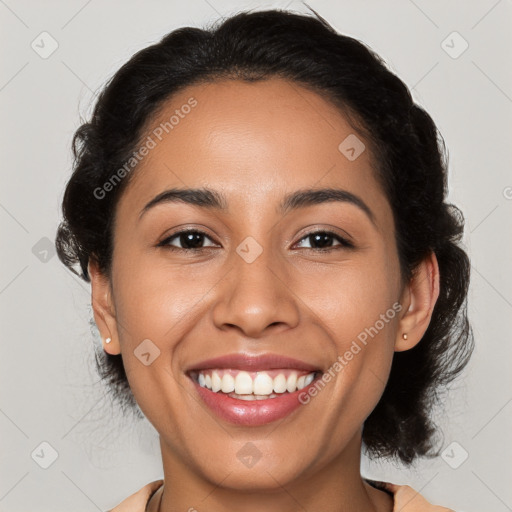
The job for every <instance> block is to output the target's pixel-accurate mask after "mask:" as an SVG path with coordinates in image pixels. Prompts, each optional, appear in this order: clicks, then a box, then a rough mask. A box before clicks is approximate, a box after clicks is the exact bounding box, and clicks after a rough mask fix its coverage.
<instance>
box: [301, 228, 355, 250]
mask: <svg viewBox="0 0 512 512" xmlns="http://www.w3.org/2000/svg"><path fill="white" fill-rule="evenodd" d="M333 239H334V240H336V241H338V242H339V245H337V246H336V245H334V246H333V245H332V243H333ZM303 240H309V242H310V245H312V246H311V247H305V249H313V250H317V251H320V252H329V251H332V250H336V249H343V248H347V249H354V244H352V243H351V242H349V241H348V240H346V239H345V238H343V237H341V236H340V235H338V234H337V233H334V232H332V231H313V232H312V233H309V234H307V235H306V236H305V237H303V238H301V239H300V241H299V242H298V243H299V244H300V243H302V241H303ZM313 246H316V247H313Z"/></svg>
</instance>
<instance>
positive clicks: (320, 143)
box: [107, 79, 403, 488]
mask: <svg viewBox="0 0 512 512" xmlns="http://www.w3.org/2000/svg"><path fill="white" fill-rule="evenodd" d="M191 98H193V100H190V99H191ZM184 105H190V108H187V107H184ZM192 105H193V106H192ZM177 110H178V113H176V111H177ZM173 114H175V118H174V119H173V120H172V121H171V123H172V128H169V124H168V125H167V131H168V133H166V131H165V130H164V131H163V133H161V132H162V129H161V128H160V129H158V127H159V126H160V125H161V123H165V122H166V121H169V119H170V118H171V116H172V115H173ZM177 119H178V121H176V120H177ZM155 129H156V131H154V130H155ZM155 134H159V137H158V136H156V135H155ZM147 135H148V136H150V137H151V138H152V140H153V141H154V142H155V145H154V147H152V148H151V149H149V150H148V152H147V154H146V156H144V158H143V160H142V161H141V163H140V164H139V166H138V168H137V169H136V170H135V171H134V173H136V174H134V176H133V181H131V182H130V184H129V186H128V187H127V188H126V190H125V191H124V192H123V195H122V196H121V199H120V202H119V203H118V206H117V211H116V219H115V220H116V222H115V227H114V254H113V260H112V274H111V281H110V283H109V286H110V287H111V306H112V308H111V313H112V319H111V324H110V328H111V329H112V330H113V331H114V336H113V338H114V341H115V342H114V343H112V344H110V345H109V346H108V347H107V350H108V351H109V352H111V353H116V350H117V351H120V352H121V353H122V356H123V362H124V365H125V368H126V372H127V375H128V379H129V383H130V386H131V388H132V391H133V393H134V395H135V398H136V400H137V402H138V403H139V405H140V407H141V409H142V410H143V412H144V414H145V415H146V416H147V418H148V419H149V420H150V421H151V423H152V424H153V425H154V426H155V428H156V429H157V431H158V432H159V434H160V437H161V442H162V447H163V451H164V452H165V457H166V458H167V459H166V460H167V463H168V464H171V465H174V466H176V467H178V466H180V467H187V468H188V469H189V470H190V471H192V472H194V473H195V474H197V475H202V477H204V478H205V479H208V480H211V481H217V480H218V478H219V475H228V474H229V475H230V476H229V482H230V485H231V486H233V487H237V488H244V487H247V486H250V487H251V488H258V487H260V488H269V487H273V486H276V485H277V484H276V482H280V484H283V485H284V484H285V483H286V482H289V481H291V480H300V479H302V478H304V479H306V478H308V477H310V476H311V475H313V474H314V473H315V472H319V471H321V469H322V468H327V467H331V468H332V467H333V465H336V464H337V463H338V462H339V461H341V460H342V459H343V457H345V458H347V457H348V456H349V455H348V454H349V452H350V453H353V454H355V453H356V452H357V451H358V450H359V448H360V446H359V444H358V443H359V442H360V432H361V427H362V425H363V422H364V420H365V419H366V417H367V416H368V415H369V414H370V413H371V411H372V410H373V408H374V407H375V405H376V404H377V402H378V401H379V399H380V397H381V394H382V392H383V390H384V386H385V383H386V380H387V378H388V374H389V371H390V365H391V361H392V357H393V352H394V349H395V340H396V338H397V336H398V335H397V330H398V329H397V325H398V318H399V314H398V310H399V309H400V306H398V307H397V304H398V301H399V300H400V298H401V292H402V289H403V288H402V283H401V280H400V273H399V264H398V255H397V251H396V245H395V241H394V223H393V216H392V211H391V207H390V205H389V203H388V201H387V199H386V197H385V195H384V192H383V191H382V190H381V188H380V186H379V184H378V182H377V180H376V178H375V171H374V169H373V168H372V161H371V155H370V151H369V147H368V145H367V144H366V141H365V140H364V139H363V138H362V137H361V136H359V135H357V134H356V133H355V131H354V129H353V128H352V127H351V126H350V125H349V124H348V122H347V120H346V119H345V118H344V116H343V115H342V114H341V113H340V111H339V110H337V109H336V108H335V107H334V106H333V105H332V104H331V103H329V102H328V101H327V100H325V99H323V98H322V97H321V96H319V95H317V94H316V93H314V92H311V91H309V90H306V89H304V88H302V87H301V86H299V85H297V84H292V83H289V82H287V81H284V80H280V79H271V80H268V81H264V82H257V83H244V82H240V81H224V82H214V83H210V84H201V85H196V86H191V87H189V88H187V89H185V90H183V91H182V92H180V94H178V95H176V96H175V97H173V98H172V99H171V100H169V101H168V102H167V103H166V104H165V105H164V108H163V109H161V110H160V111H159V113H158V115H157V116H156V117H154V118H153V119H152V122H151V128H150V129H149V130H148V132H147ZM354 135H357V137H358V139H359V142H358V143H357V144H360V143H363V144H366V147H365V149H364V150H363V151H362V152H360V150H361V148H362V146H361V145H357V144H356V145H355V146H354V144H355V143H354V140H355V139H354V138H353V137H354ZM347 137H351V138H350V139H348V141H347V142H345V143H344V144H342V147H341V150H340V148H339V146H340V144H341V143H342V142H343V141H345V139H347ZM159 138H161V140H159ZM146 140H148V139H146ZM351 142H352V143H351ZM356 142H357V141H356ZM149 145H150V146H153V144H151V143H150V144H149ZM350 147H354V148H355V151H351V150H350ZM358 153H360V154H359V155H358ZM354 156H356V158H354ZM170 189H209V190H210V191H213V193H212V195H211V196H208V197H206V198H207V199H208V198H209V199H212V197H213V198H216V199H219V203H220V204H219V205H217V206H215V205H213V203H214V202H213V201H209V202H208V201H204V199H205V196H206V195H205V194H203V196H201V197H202V199H203V201H200V200H199V199H201V197H199V196H197V195H196V196H193V195H192V194H189V195H188V196H187V197H188V199H187V198H184V199H182V200H176V199H175V200H171V199H172V198H171V197H168V198H167V200H165V199H162V200H159V201H156V202H153V204H152V205H149V206H148V207H147V208H145V207H146V205H148V203H150V202H151V201H152V200H153V199H154V198H156V197H157V196H159V195H160V194H162V193H163V192H165V191H168V190H170ZM319 189H331V191H335V193H336V191H338V192H337V194H338V195H337V196H336V195H335V194H331V195H330V196H329V195H327V194H324V195H323V196H319V195H316V196H314V195H312V192H314V191H317V190H319ZM298 191H301V192H304V193H305V194H303V195H302V199H303V200H302V201H301V200H297V198H296V200H295V201H288V205H287V206H288V207H287V208H283V207H282V204H283V203H284V202H285V200H286V198H289V197H290V196H291V195H293V194H295V193H297V192H298ZM340 191H341V192H340ZM308 194H309V196H308ZM174 197H176V196H174ZM192 197H195V198H196V199H195V200H194V201H192V199H191V198H192ZM308 197H309V200H307V198H308ZM315 198H316V199H315ZM299 199H300V197H299ZM205 203H208V204H205ZM184 231H185V234H183V233H182V232H184ZM187 232H188V233H187ZM180 233H182V234H181V235H180ZM315 233H316V234H315ZM144 340H145V341H144ZM141 343H143V344H142V345H141ZM269 354H270V355H273V356H272V357H271V358H270V359H268V358H267V359H265V358H263V359H260V360H256V363H254V365H252V366H251V363H250V361H249V362H248V359H247V358H250V356H268V355H269ZM350 354H351V355H350ZM226 355H232V356H233V359H230V360H224V361H222V360H221V361H217V362H213V363H212V362H208V360H210V359H213V358H219V357H222V356H226ZM244 356H245V359H244ZM274 356H282V357H283V358H293V359H294V360H295V362H293V361H292V362H290V361H285V360H284V359H282V360H279V359H278V357H274ZM205 361H206V363H205V364H204V365H203V364H202V363H203V362H205ZM297 361H298V362H297ZM201 366H205V368H203V369H202V372H192V374H191V372H190V371H191V370H197V369H198V368H199V367H201ZM215 368H217V370H218V371H217V374H218V376H219V379H222V380H221V384H220V385H226V386H227V388H226V389H229V387H230V386H231V380H233V381H234V382H235V383H236V382H237V379H238V384H239V386H238V387H237V388H236V389H235V391H237V392H238V391H242V387H243V386H242V384H240V382H243V381H244V378H246V375H243V378H239V377H238V375H239V374H240V373H242V370H244V371H247V372H248V373H249V377H251V376H252V377H254V378H256V376H257V374H258V370H260V372H259V374H260V376H261V378H260V384H259V385H261V386H262V387H258V388H257V391H258V392H260V393H259V394H268V391H264V388H265V386H266V385H267V384H268V379H269V378H270V379H273V380H271V381H270V382H271V384H270V385H271V386H272V385H274V386H277V387H278V388H279V386H281V388H279V389H280V391H279V389H278V391H279V392H276V391H275V389H274V390H272V391H273V393H274V395H277V396H276V397H275V398H266V399H262V400H261V401H258V400H253V401H251V400H243V399H240V398H233V397H230V396H228V395H227V393H225V394H222V395H221V394H219V393H215V392H214V391H212V390H209V389H206V388H204V387H201V386H200V385H199V384H198V383H197V382H196V381H195V378H197V379H201V380H202V379H204V381H205V382H206V384H207V383H208V378H210V379H213V380H214V381H215V379H216V377H214V375H213V370H214V369H215ZM263 370H266V371H263ZM280 370H282V371H280ZM314 370H316V372H314ZM251 372H252V373H251ZM199 373H202V377H199ZM224 374H229V375H230V376H231V378H232V379H230V377H225V378H224V377H223V375H224ZM279 374H282V375H283V377H279V378H278V379H277V381H278V382H277V384H276V378H277V377H278V376H279ZM308 374H312V375H313V377H314V378H315V380H314V381H313V382H310V380H311V378H313V377H311V378H310V379H309V380H308V379H307V378H306V379H303V381H302V384H301V385H304V384H306V387H304V388H303V389H302V390H300V391H295V392H293V391H292V392H289V391H286V392H285V393H283V392H282V391H283V390H282V386H283V385H285V386H288V385H290V386H291V388H290V389H295V387H294V386H293V379H294V377H293V376H292V375H295V377H298V378H300V377H301V376H305V375H308ZM326 375H330V376H331V378H330V379H329V378H326V377H325V376H326ZM283 379H285V384H283ZM256 380H257V379H256ZM320 381H321V382H322V383H323V384H320ZM250 382H251V379H249V383H250ZM254 382H255V381H253V386H255V385H256V384H255V383H254ZM290 383H291V384H290ZM308 383H309V384H308ZM206 384H205V385H206ZM259 385H258V386H259ZM267 387H268V386H267ZM221 389H222V388H221ZM253 389H254V388H253ZM271 389H272V388H271ZM313 389H316V391H312V390H313ZM240 394H243V393H242V392H241V393H239V395H240ZM214 395H215V396H214ZM285 395H286V396H285ZM292 395H293V396H292ZM299 395H300V396H299ZM290 397H291V398H292V400H291V399H290ZM274 400H275V404H277V405H274V404H273V403H272V402H273V401H274ZM280 402H281V403H280ZM301 402H302V403H301ZM297 404H298V406H297ZM249 442H252V444H248V443H249ZM354 443H356V445H357V450H352V451H351V450H350V448H351V446H352V445H353V444H354ZM244 450H245V451H244ZM246 452H247V453H246ZM244 454H245V455H249V459H250V456H251V455H252V456H254V460H257V463H256V464H254V465H251V464H250V463H248V460H249V459H247V457H244ZM357 470H359V467H357Z"/></svg>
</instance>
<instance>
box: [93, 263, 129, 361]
mask: <svg viewBox="0 0 512 512" xmlns="http://www.w3.org/2000/svg"><path fill="white" fill-rule="evenodd" d="M87 270H88V272H89V276H90V277H91V302H92V309H93V311H94V321H95V322H96V325H97V326H98V330H99V331H100V334H101V339H102V341H103V350H105V352H107V353H108V354H112V355H117V354H120V353H121V346H120V344H119V336H118V332H117V320H116V313H115V307H114V303H113V299H112V290H111V286H110V279H108V277H106V276H105V275H104V274H103V273H102V272H101V271H100V270H99V267H98V263H97V261H96V260H95V259H94V258H90V259H89V264H88V265H87ZM106 338H111V340H112V341H111V342H110V343H106V341H105V340H106Z"/></svg>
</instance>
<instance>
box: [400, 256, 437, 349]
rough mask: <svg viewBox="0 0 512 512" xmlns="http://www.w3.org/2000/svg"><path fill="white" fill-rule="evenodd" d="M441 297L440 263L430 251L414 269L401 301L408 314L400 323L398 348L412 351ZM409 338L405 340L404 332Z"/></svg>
mask: <svg viewBox="0 0 512 512" xmlns="http://www.w3.org/2000/svg"><path fill="white" fill-rule="evenodd" d="M438 297H439V265H438V262H437V257H436V255H435V253H434V252H431V253H430V254H429V255H428V256H427V257H426V258H425V259H424V260H423V261H422V262H421V263H420V264H419V265H418V267H417V268H416V269H415V271H414V274H413V277H412V278H411V280H410V282H409V283H408V284H407V286H405V288H404V291H403V292H402V297H401V298H400V304H402V306H403V307H404V310H405V313H404V314H403V316H402V317H401V319H400V321H399V324H398V332H397V340H396V342H395V351H396V352H401V351H403V350H409V349H410V348H412V347H414V346H415V345H416V344H418V343H419V342H420V340H421V338H422V337H423V335H424V334H425V331H426V330H427V328H428V326H429V324H430V320H431V318H432V311H433V310H434V306H435V304H436V301H437V299H438ZM404 333H405V334H407V339H406V340H404V339H403V336H402V335H403V334H404Z"/></svg>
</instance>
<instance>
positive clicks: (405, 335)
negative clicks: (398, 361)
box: [402, 332, 407, 340]
mask: <svg viewBox="0 0 512 512" xmlns="http://www.w3.org/2000/svg"><path fill="white" fill-rule="evenodd" d="M402 338H403V339H404V340H406V339H407V333H405V332H404V333H403V334H402Z"/></svg>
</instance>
